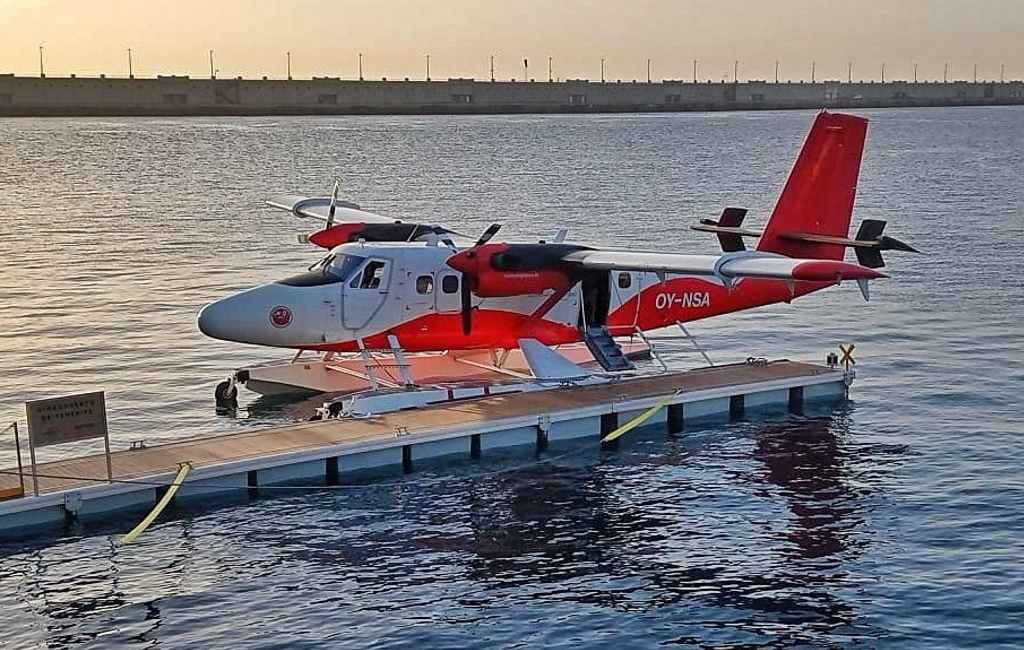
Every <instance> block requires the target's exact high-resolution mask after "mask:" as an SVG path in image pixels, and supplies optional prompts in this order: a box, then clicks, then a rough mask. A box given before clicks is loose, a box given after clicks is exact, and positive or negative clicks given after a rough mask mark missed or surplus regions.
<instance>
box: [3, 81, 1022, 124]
mask: <svg viewBox="0 0 1024 650" xmlns="http://www.w3.org/2000/svg"><path fill="white" fill-rule="evenodd" d="M1008 104H1024V82H1022V81H1009V82H1005V83H1002V82H989V81H984V82H966V81H955V82H949V83H944V82H923V83H913V82H904V81H893V82H886V83H878V82H859V83H846V82H838V81H821V82H816V83H803V82H786V83H768V82H763V81H744V82H738V83H733V82H701V83H692V82H687V81H671V80H667V81H659V82H654V83H644V82H599V81H588V80H584V79H570V80H566V81H553V82H549V81H478V80H474V79H448V80H444V81H408V80H380V81H352V80H343V79H339V78H313V79H308V80H299V79H296V80H275V79H242V78H236V79H192V78H189V77H187V76H159V77H156V78H145V79H144V78H131V79H126V78H111V77H20V76H15V75H11V74H7V75H0V116H77V115H305V114H311V115H344V114H459V113H576V112H634V111H715V110H759V109H787V108H877V107H898V106H979V105H1008Z"/></svg>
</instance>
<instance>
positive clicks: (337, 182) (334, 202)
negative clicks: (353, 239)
mask: <svg viewBox="0 0 1024 650" xmlns="http://www.w3.org/2000/svg"><path fill="white" fill-rule="evenodd" d="M340 187H341V179H340V178H335V179H334V191H333V192H331V207H330V210H328V211H327V227H328V228H330V227H331V226H333V225H334V211H335V210H336V209H337V207H338V189H339V188H340Z"/></svg>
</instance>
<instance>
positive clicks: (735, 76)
mask: <svg viewBox="0 0 1024 650" xmlns="http://www.w3.org/2000/svg"><path fill="white" fill-rule="evenodd" d="M739 79H740V62H739V61H733V62H732V82H733V83H739Z"/></svg>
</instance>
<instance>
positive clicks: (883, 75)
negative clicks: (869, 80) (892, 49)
mask: <svg viewBox="0 0 1024 650" xmlns="http://www.w3.org/2000/svg"><path fill="white" fill-rule="evenodd" d="M882 83H885V61H882Z"/></svg>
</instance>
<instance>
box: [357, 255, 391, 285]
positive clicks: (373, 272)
mask: <svg viewBox="0 0 1024 650" xmlns="http://www.w3.org/2000/svg"><path fill="white" fill-rule="evenodd" d="M384 265H385V263H384V262H380V261H378V260H373V261H371V262H369V263H368V264H367V265H366V266H365V267H364V268H363V275H362V279H361V280H360V281H359V288H360V289H379V288H380V283H381V280H383V279H384Z"/></svg>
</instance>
